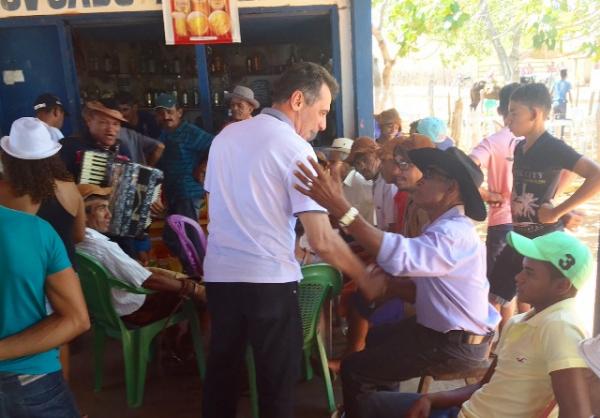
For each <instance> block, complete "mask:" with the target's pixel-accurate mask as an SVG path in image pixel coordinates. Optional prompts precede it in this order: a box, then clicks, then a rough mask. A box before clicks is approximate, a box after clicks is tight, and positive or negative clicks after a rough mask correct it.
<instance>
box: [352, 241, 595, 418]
mask: <svg viewBox="0 0 600 418" xmlns="http://www.w3.org/2000/svg"><path fill="white" fill-rule="evenodd" d="M507 242H508V245H510V246H511V247H512V248H514V249H515V250H516V251H517V252H518V253H519V254H521V255H523V256H524V257H525V258H524V261H523V269H522V270H521V272H520V273H519V274H518V275H517V276H516V277H515V282H516V284H517V292H518V295H519V299H520V300H522V301H523V302H526V303H530V304H531V305H532V307H533V309H532V310H531V311H529V312H527V313H523V314H520V315H517V316H515V317H513V318H512V319H511V320H510V321H509V322H508V323H507V324H506V326H505V328H504V330H503V332H502V335H501V337H500V342H499V344H498V348H497V350H496V354H497V356H498V358H497V362H494V364H492V366H491V367H490V370H488V372H487V374H486V376H485V377H484V378H483V380H482V381H481V382H480V383H478V384H476V385H470V386H466V387H463V388H460V389H456V390H452V391H445V392H438V393H432V394H426V395H420V394H401V393H391V392H380V393H375V394H369V395H367V396H365V397H364V398H363V399H362V401H363V402H361V403H362V405H361V407H362V408H363V414H362V415H361V416H362V417H363V418H384V417H386V418H387V417H390V418H391V417H396V416H407V417H428V416H447V417H456V416H458V417H459V418H494V417H503V418H504V417H515V418H530V417H538V416H540V414H541V413H542V412H543V411H544V410H545V409H546V407H547V406H548V405H549V404H551V403H552V402H553V400H556V403H557V404H558V407H559V410H560V416H561V417H563V416H564V417H581V418H588V417H590V416H591V415H592V413H591V406H590V400H589V387H588V385H587V382H586V379H585V369H586V367H587V366H586V362H585V360H584V359H583V358H582V356H581V355H580V353H579V352H578V345H579V343H580V341H582V340H583V338H584V336H585V331H584V327H583V325H582V323H581V321H580V320H579V319H578V318H577V315H576V313H575V305H576V301H575V295H576V294H577V291H578V290H579V289H581V287H582V286H583V284H584V282H585V281H586V280H587V279H588V278H589V277H590V275H591V273H592V264H593V262H592V254H591V253H590V250H589V249H588V248H587V247H586V246H585V245H584V244H583V243H582V242H581V241H579V240H578V239H576V238H574V237H573V236H571V235H569V234H567V233H565V232H562V231H556V232H552V233H550V234H547V235H543V236H541V237H538V238H535V239H529V238H526V237H524V236H522V235H519V234H517V233H515V232H510V233H509V234H508V237H507ZM587 348H588V347H587V346H585V345H584V347H583V350H584V351H589V350H586V349H587ZM436 414H438V415H436Z"/></svg>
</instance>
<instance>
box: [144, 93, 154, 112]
mask: <svg viewBox="0 0 600 418" xmlns="http://www.w3.org/2000/svg"><path fill="white" fill-rule="evenodd" d="M144 105H145V106H146V107H149V108H153V107H154V94H153V93H152V90H151V89H148V90H146V92H145V93H144Z"/></svg>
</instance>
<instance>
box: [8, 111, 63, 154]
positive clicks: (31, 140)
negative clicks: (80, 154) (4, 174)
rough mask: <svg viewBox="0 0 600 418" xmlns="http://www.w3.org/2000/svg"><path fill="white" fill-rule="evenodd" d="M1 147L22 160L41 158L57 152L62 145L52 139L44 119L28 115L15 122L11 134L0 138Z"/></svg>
mask: <svg viewBox="0 0 600 418" xmlns="http://www.w3.org/2000/svg"><path fill="white" fill-rule="evenodd" d="M0 147H2V149H3V150H4V152H6V153H7V154H8V155H11V156H13V157H15V158H19V159H21V160H41V159H43V158H48V157H51V156H53V155H54V154H56V153H57V152H58V151H59V150H60V148H61V145H60V144H59V143H57V142H55V141H53V140H52V135H51V134H50V130H49V129H48V128H47V127H46V125H45V124H44V123H43V122H42V121H40V120H39V119H36V118H30V117H26V118H20V119H17V120H16V121H14V122H13V124H12V126H11V127H10V134H9V135H8V136H5V137H3V138H2V139H0Z"/></svg>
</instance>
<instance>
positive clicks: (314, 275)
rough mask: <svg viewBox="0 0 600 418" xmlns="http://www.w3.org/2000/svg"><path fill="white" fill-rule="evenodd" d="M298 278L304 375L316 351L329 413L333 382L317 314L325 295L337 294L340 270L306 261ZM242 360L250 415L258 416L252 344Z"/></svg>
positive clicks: (309, 372) (308, 372)
mask: <svg viewBox="0 0 600 418" xmlns="http://www.w3.org/2000/svg"><path fill="white" fill-rule="evenodd" d="M302 276H303V278H302V281H301V282H300V285H299V292H298V299H299V304H300V316H301V318H302V331H303V336H304V340H303V347H302V349H303V353H304V365H305V378H306V380H311V379H312V378H313V377H314V371H313V368H312V365H311V362H310V358H311V355H312V353H313V351H316V352H317V354H318V355H319V361H320V365H321V370H322V375H323V380H324V383H325V391H326V392H327V407H328V410H329V412H330V413H333V412H334V411H335V410H336V406H335V398H334V396H333V385H332V383H331V375H330V373H329V365H328V364H327V353H326V351H325V345H324V344H323V339H322V338H321V335H320V334H319V332H318V331H319V329H318V325H319V316H320V314H321V309H322V307H323V303H324V302H325V300H326V299H328V298H333V297H334V296H337V295H339V294H340V292H341V290H342V274H341V273H340V272H339V271H337V270H336V269H335V268H333V267H332V266H330V265H329V264H325V263H319V264H310V265H308V266H304V267H302ZM246 364H247V367H248V380H249V384H250V405H251V410H252V417H253V418H259V411H258V391H257V388H256V372H255V365H254V358H253V356H252V348H251V347H250V346H248V349H247V351H246Z"/></svg>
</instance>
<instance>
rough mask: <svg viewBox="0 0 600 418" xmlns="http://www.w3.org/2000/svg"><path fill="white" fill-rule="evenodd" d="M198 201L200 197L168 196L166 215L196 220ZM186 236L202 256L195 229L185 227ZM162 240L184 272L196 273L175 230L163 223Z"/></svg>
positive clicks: (198, 208)
mask: <svg viewBox="0 0 600 418" xmlns="http://www.w3.org/2000/svg"><path fill="white" fill-rule="evenodd" d="M200 202H201V198H199V197H197V198H170V199H167V216H169V215H183V216H185V217H188V218H190V219H193V220H194V221H196V222H198V216H199V215H200ZM186 232H187V236H188V238H189V239H190V240H191V241H192V243H193V244H194V248H196V250H197V251H198V254H200V256H201V257H203V256H204V250H203V249H202V246H201V245H200V240H199V239H198V236H197V235H196V233H195V231H192V230H191V229H189V228H186ZM163 241H164V243H165V245H166V246H167V248H168V249H169V251H171V254H173V255H174V256H176V257H177V258H178V259H179V261H180V262H181V265H182V266H183V269H184V271H185V272H186V274H188V275H190V276H193V275H196V274H197V273H196V272H195V271H193V268H192V267H191V264H190V262H189V261H188V258H187V256H186V254H185V251H184V250H183V248H182V247H181V245H180V244H179V238H177V234H176V233H175V231H173V230H172V229H171V227H170V226H169V225H168V224H166V223H165V227H164V229H163Z"/></svg>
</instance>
